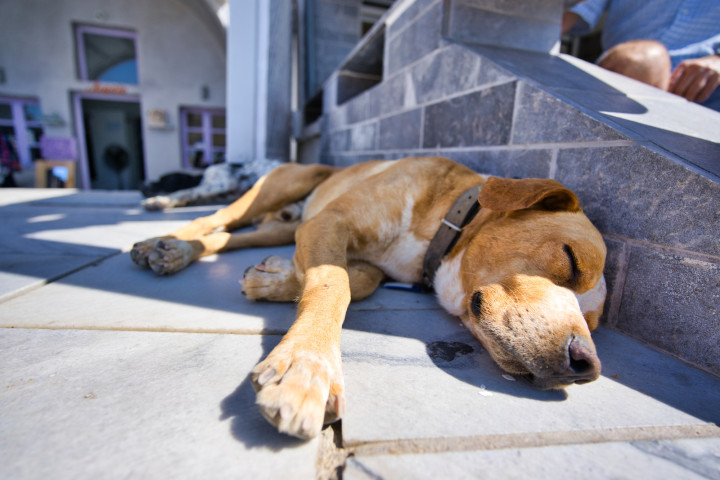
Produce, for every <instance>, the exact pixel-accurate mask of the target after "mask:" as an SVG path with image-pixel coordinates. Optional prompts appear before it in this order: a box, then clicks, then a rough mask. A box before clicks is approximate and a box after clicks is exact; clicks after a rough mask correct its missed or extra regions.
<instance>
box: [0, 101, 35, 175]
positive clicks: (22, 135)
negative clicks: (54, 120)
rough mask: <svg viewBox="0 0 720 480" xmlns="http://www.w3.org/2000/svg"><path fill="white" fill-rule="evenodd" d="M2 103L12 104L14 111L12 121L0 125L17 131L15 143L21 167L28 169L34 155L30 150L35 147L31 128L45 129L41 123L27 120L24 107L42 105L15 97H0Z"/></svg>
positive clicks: (0, 122)
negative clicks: (29, 130) (31, 141)
mask: <svg viewBox="0 0 720 480" xmlns="http://www.w3.org/2000/svg"><path fill="white" fill-rule="evenodd" d="M0 103H6V104H10V109H11V111H12V120H5V119H0V125H2V126H6V127H7V126H11V127H13V129H14V130H15V143H16V146H17V155H18V159H19V160H20V165H21V166H23V167H27V166H30V165H32V154H31V153H30V149H31V148H32V147H33V146H36V147H37V146H39V144H38V145H32V144H31V143H30V137H29V136H28V129H29V128H43V124H42V122H40V121H36V122H32V121H28V120H27V119H26V118H25V110H24V109H23V106H24V105H26V104H35V105H38V106H39V105H40V101H38V100H37V99H33V98H13V97H0Z"/></svg>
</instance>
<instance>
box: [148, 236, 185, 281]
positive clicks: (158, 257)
mask: <svg viewBox="0 0 720 480" xmlns="http://www.w3.org/2000/svg"><path fill="white" fill-rule="evenodd" d="M192 258H193V248H192V245H190V244H189V243H188V242H186V241H184V240H178V239H175V238H171V239H165V240H159V241H158V242H157V243H156V244H155V248H154V249H153V251H152V252H150V254H149V255H148V265H150V268H152V270H153V271H154V272H155V273H157V274H158V275H169V274H171V273H175V272H178V271H180V270H182V269H183V268H185V267H187V266H188V265H190V263H191V262H192Z"/></svg>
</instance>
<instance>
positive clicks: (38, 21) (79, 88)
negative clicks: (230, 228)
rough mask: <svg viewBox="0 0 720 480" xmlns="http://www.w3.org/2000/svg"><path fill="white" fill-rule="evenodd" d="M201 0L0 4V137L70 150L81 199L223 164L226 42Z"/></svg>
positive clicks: (27, 154) (26, 152)
mask: <svg viewBox="0 0 720 480" xmlns="http://www.w3.org/2000/svg"><path fill="white" fill-rule="evenodd" d="M221 5H222V2H205V1H202V0H154V1H152V2H146V1H142V0H128V1H124V2H113V1H109V0H63V1H52V0H23V1H22V2H18V1H12V0H0V12H2V14H0V135H1V136H2V138H3V140H4V141H5V143H6V145H9V146H12V148H13V150H15V154H16V156H17V158H18V160H19V163H20V164H21V166H22V167H23V168H31V167H32V163H33V161H34V160H36V159H38V158H40V157H41V156H42V155H43V152H42V150H41V148H40V147H41V143H42V138H65V139H69V138H71V139H74V141H75V146H74V149H71V150H74V152H71V153H75V154H76V158H77V162H78V163H77V166H78V174H77V177H78V186H79V187H81V188H102V189H134V188H137V185H138V183H139V182H142V181H144V180H146V179H152V178H156V177H158V176H160V175H162V174H164V173H167V172H168V171H173V170H179V169H182V168H192V167H201V166H203V165H207V164H210V163H215V162H218V161H224V160H225V157H226V154H225V149H226V135H225V132H226V118H225V103H226V91H225V90H226V89H225V82H226V41H225V29H224V27H223V25H222V24H221V22H220V20H219V19H218V16H217V14H216V9H217V8H219V7H220V6H221Z"/></svg>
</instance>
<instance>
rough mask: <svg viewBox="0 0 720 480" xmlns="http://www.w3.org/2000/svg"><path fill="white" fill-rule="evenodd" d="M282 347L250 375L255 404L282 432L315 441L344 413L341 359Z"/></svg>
mask: <svg viewBox="0 0 720 480" xmlns="http://www.w3.org/2000/svg"><path fill="white" fill-rule="evenodd" d="M290 350H291V349H287V348H282V347H280V351H279V352H278V351H277V350H276V351H273V353H271V354H270V356H269V357H268V358H267V359H266V360H264V361H263V362H261V363H259V364H258V365H257V366H256V367H255V368H254V369H253V371H252V373H251V376H250V378H251V380H252V384H253V387H254V388H255V391H256V392H257V400H256V403H257V405H258V406H259V408H260V411H261V412H262V414H263V415H264V416H265V418H267V419H268V421H269V422H270V423H272V424H273V425H275V426H276V427H277V428H278V430H280V431H281V432H284V433H287V434H290V435H293V436H296V437H300V438H313V437H315V436H317V435H318V433H320V430H321V429H322V426H323V424H325V423H329V422H333V421H335V420H337V419H338V418H340V417H341V416H342V414H343V411H344V405H345V400H344V396H343V380H342V372H341V368H340V362H339V360H337V361H334V360H330V358H329V357H328V356H325V355H321V354H317V353H314V352H299V353H297V352H296V353H290Z"/></svg>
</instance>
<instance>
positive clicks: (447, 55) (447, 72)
mask: <svg viewBox="0 0 720 480" xmlns="http://www.w3.org/2000/svg"><path fill="white" fill-rule="evenodd" d="M411 72H412V81H413V84H414V85H413V86H414V91H415V95H416V98H417V102H418V103H419V104H423V103H427V102H431V101H434V100H437V99H440V98H443V97H446V96H449V95H455V94H458V93H461V92H465V91H467V90H470V89H473V88H475V87H478V86H480V85H484V84H488V83H498V82H502V81H510V80H512V79H513V78H514V77H513V76H512V74H510V73H509V72H507V71H506V70H504V69H502V68H500V67H498V66H497V65H495V64H494V63H493V62H491V61H488V60H484V59H482V57H480V55H478V54H476V53H475V52H472V51H471V50H468V49H466V48H463V47H460V46H458V45H451V46H450V47H448V48H444V49H442V50H439V51H437V52H435V53H433V54H432V55H429V56H427V57H426V58H424V59H423V60H421V61H420V62H418V63H417V64H416V65H414V66H413V67H412V70H411Z"/></svg>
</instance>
